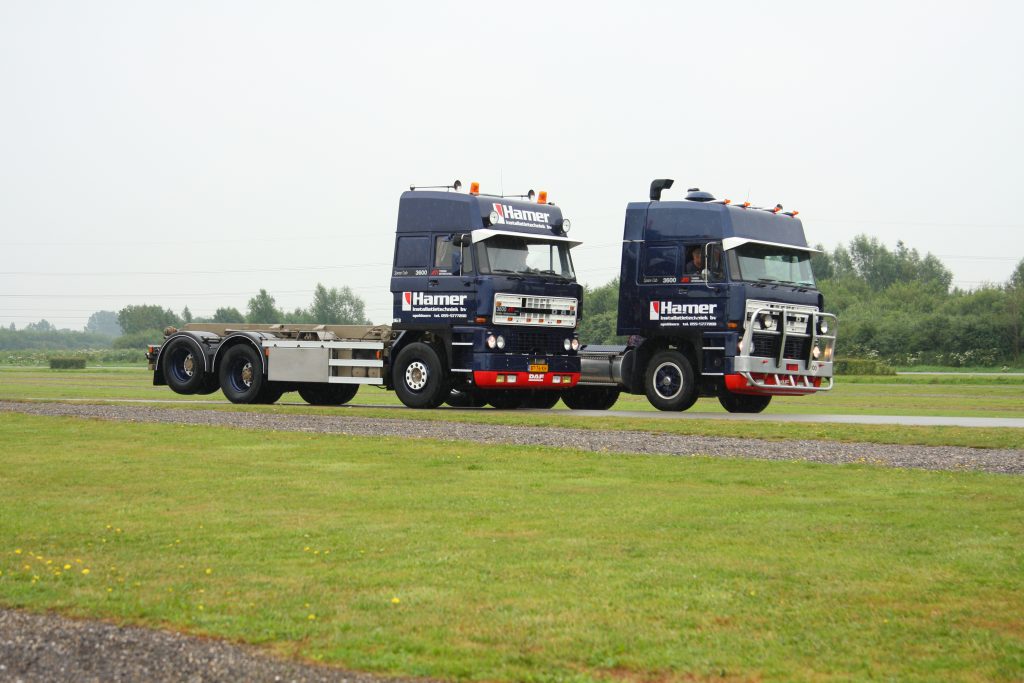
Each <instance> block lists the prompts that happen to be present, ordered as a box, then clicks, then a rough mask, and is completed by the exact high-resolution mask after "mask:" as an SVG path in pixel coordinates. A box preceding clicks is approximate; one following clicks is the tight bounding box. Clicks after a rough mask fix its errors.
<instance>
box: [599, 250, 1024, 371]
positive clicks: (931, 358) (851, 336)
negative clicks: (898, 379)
mask: <svg viewBox="0 0 1024 683" xmlns="http://www.w3.org/2000/svg"><path fill="white" fill-rule="evenodd" d="M817 248H818V249H819V250H820V253H817V254H815V255H814V256H813V258H812V269H813V270H814V274H815V277H816V279H817V283H818V288H819V289H820V290H821V292H822V294H823V295H824V297H825V309H826V310H827V311H828V312H829V313H834V314H836V316H837V317H838V318H839V339H838V342H837V352H838V354H839V355H841V356H843V357H847V358H851V357H853V358H875V359H880V360H885V361H888V362H891V363H893V364H896V365H924V364H928V365H944V366H952V367H959V366H971V365H989V366H991V365H999V364H1015V365H1019V364H1020V363H1021V360H1022V359H1021V353H1022V351H1024V348H1022V343H1024V339H1022V335H1024V259H1021V261H1020V262H1019V263H1018V264H1017V266H1016V268H1015V269H1014V271H1013V273H1012V275H1011V276H1010V278H1009V279H1008V280H1007V281H1006V282H1005V283H990V284H985V285H982V286H981V287H978V288H976V289H971V290H964V289H960V288H957V287H953V286H952V283H953V274H952V273H951V272H950V270H949V269H948V268H946V266H945V265H944V264H943V263H942V261H940V260H939V259H938V258H937V257H936V256H934V255H932V254H925V255H924V256H922V255H921V254H920V253H919V252H918V251H917V250H916V249H912V248H910V247H908V246H907V245H906V244H904V243H903V242H897V244H896V248H895V249H889V248H888V247H886V246H885V245H884V244H881V243H880V242H879V241H878V239H877V238H874V237H868V236H867V235H859V236H857V237H855V238H854V239H853V240H851V241H850V243H849V244H848V245H840V246H838V247H836V248H835V249H833V250H832V251H826V250H825V249H824V248H823V247H822V246H821V245H818V246H817ZM618 290H619V281H618V278H616V279H614V280H612V281H611V282H609V283H607V284H605V285H602V286H600V287H586V288H585V289H584V296H583V299H584V302H583V307H582V308H583V320H582V321H581V323H580V339H581V340H583V341H584V343H588V344H621V343H624V340H623V338H621V337H617V336H616V335H615V326H616V318H617V316H618Z"/></svg>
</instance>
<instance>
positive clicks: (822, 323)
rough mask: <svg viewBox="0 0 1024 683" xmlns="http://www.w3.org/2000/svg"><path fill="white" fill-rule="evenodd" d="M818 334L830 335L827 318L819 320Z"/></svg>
mask: <svg viewBox="0 0 1024 683" xmlns="http://www.w3.org/2000/svg"><path fill="white" fill-rule="evenodd" d="M818 334H828V320H826V319H825V318H820V319H819V320H818Z"/></svg>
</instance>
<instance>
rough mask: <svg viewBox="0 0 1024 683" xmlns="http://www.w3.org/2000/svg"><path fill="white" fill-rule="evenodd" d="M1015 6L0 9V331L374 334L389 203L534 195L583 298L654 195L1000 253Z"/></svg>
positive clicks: (846, 233) (1017, 223) (1013, 158)
mask: <svg viewBox="0 0 1024 683" xmlns="http://www.w3.org/2000/svg"><path fill="white" fill-rule="evenodd" d="M1022 23H1024V4H1021V3H1016V2H983V1H982V2H973V3H969V4H967V3H962V2H956V3H954V2H944V1H939V2H884V3H875V2H858V3H846V4H845V5H842V6H840V5H838V4H836V3H823V2H784V1H782V2H775V3H755V2H749V3H748V2H719V3H709V2H700V3H695V2H632V3H623V2H607V3H606V2H558V3H553V2H517V3H514V4H513V3H466V2H461V3H450V2H443V1H435V2H431V3H423V2H416V3H407V2H402V1H399V0H395V1H393V2H388V3H341V2H287V3H284V2H260V1H254V0H246V1H244V2H243V1H238V2H217V1H202V2H199V1H196V2H190V1H180V2H173V3H167V2H165V3H156V2H139V1H138V0H132V1H130V2H108V1H104V0H95V1H94V2H88V3H82V2H72V1H70V0H68V1H66V2H51V1H47V0H23V1H18V0H0V324H2V325H4V326H8V325H9V324H10V323H12V322H13V323H15V324H16V325H17V327H18V328H22V327H24V326H25V325H26V324H27V323H29V322H33V321H37V320H39V319H40V318H45V319H47V320H49V321H50V322H51V323H54V324H56V325H57V326H59V327H66V328H71V329H81V328H82V327H83V326H84V325H85V324H86V321H87V319H88V317H89V315H90V314H91V313H93V312H95V311H98V310H115V311H116V310H119V309H120V308H122V307H124V306H125V305H128V304H159V305H161V306H163V307H167V308H171V309H173V310H175V311H177V312H180V311H181V309H182V308H184V307H185V306H188V308H189V309H190V310H191V311H192V313H193V314H194V315H198V316H204V315H212V313H213V311H214V310H215V309H216V308H218V307H221V306H234V307H236V308H239V309H240V310H243V311H244V310H245V308H246V303H247V301H248V299H249V298H250V297H252V296H253V295H254V294H256V293H257V292H258V291H259V289H260V288H265V289H267V290H268V291H269V292H270V294H271V295H273V296H274V297H275V298H276V300H277V303H278V306H279V307H281V308H284V309H287V310H292V309H294V308H297V307H305V306H307V305H308V304H309V303H310V302H311V300H312V292H313V289H314V287H315V286H316V284H317V283H323V284H324V285H326V286H328V287H341V286H349V287H351V288H352V289H353V290H354V291H355V292H356V293H357V294H359V295H360V296H361V297H362V298H363V299H364V300H365V302H366V311H367V315H368V316H369V317H370V318H371V319H372V320H373V321H374V322H376V323H386V322H388V321H389V320H390V318H391V298H390V294H389V291H388V280H389V276H390V265H389V264H390V263H391V258H392V248H393V238H394V229H395V223H396V220H397V211H398V198H399V195H400V194H401V192H402V191H404V190H405V189H407V188H408V186H409V185H410V184H418V185H438V184H447V183H450V182H451V181H453V180H454V179H456V178H458V179H460V180H461V181H462V182H463V183H464V184H465V185H466V186H467V187H468V184H469V182H470V181H478V182H480V184H481V190H482V191H483V192H485V193H502V192H504V193H508V194H520V193H524V192H526V191H527V190H528V189H534V190H538V191H539V190H546V191H547V192H548V196H549V198H550V200H551V201H553V202H555V203H556V204H558V205H559V206H561V207H562V210H563V212H564V214H565V216H566V217H568V218H570V219H571V221H572V232H571V235H572V237H573V238H574V239H579V240H582V241H583V244H582V245H581V246H580V247H577V248H576V249H575V250H574V260H575V265H576V269H577V274H578V277H579V279H580V280H581V281H582V282H585V283H587V284H590V285H600V284H603V283H605V282H607V281H608V280H610V279H611V278H613V277H615V276H616V275H617V274H618V270H619V248H620V242H621V237H622V223H623V217H624V212H625V207H626V204H627V203H628V202H630V201H643V200H644V199H646V197H647V192H648V185H649V183H650V181H651V180H652V179H653V178H658V177H668V178H674V179H675V180H676V185H675V188H674V189H673V190H670V191H668V192H666V193H665V195H664V198H665V199H671V198H681V197H682V196H683V194H684V192H685V190H686V188H688V187H700V188H701V189H705V190H708V191H710V192H712V193H714V194H715V195H716V196H718V197H728V198H731V199H733V200H734V201H744V200H749V201H751V202H753V203H754V204H755V205H768V206H774V205H775V204H776V203H781V204H783V205H784V206H785V208H786V209H787V210H791V209H796V210H798V211H800V218H801V219H802V220H803V223H804V229H805V232H806V233H807V237H808V240H809V241H810V242H811V243H821V244H823V245H824V246H825V247H826V248H828V249H831V248H834V247H835V246H837V245H839V244H846V243H848V242H849V240H850V239H851V238H853V237H854V236H856V235H858V234H861V233H866V234H869V235H872V236H875V237H877V238H878V239H879V240H881V241H882V242H883V243H884V244H886V245H887V246H889V247H894V246H895V245H896V242H897V240H903V241H904V242H905V243H906V244H907V245H908V246H910V247H913V248H916V249H917V250H919V251H920V252H921V253H922V254H924V253H925V252H931V253H933V254H935V255H936V256H938V257H940V259H941V260H942V261H943V262H944V263H945V264H946V266H947V267H948V268H949V269H950V270H951V271H952V272H953V274H954V285H956V286H959V287H961V288H975V287H978V286H981V285H982V284H983V283H986V282H989V283H997V284H1000V283H1003V282H1005V281H1006V280H1007V279H1008V278H1009V276H1010V274H1011V272H1012V270H1013V268H1014V267H1015V265H1016V264H1017V263H1018V262H1019V261H1020V260H1021V258H1024V219H1022V218H1021V216H1020V209H1019V208H1018V206H1017V205H1018V204H1019V203H1020V200H1021V199H1022V180H1024V174H1022V172H1021V170H1020V165H1021V161H1022V159H1024V125H1022V124H1021V122H1022V121H1024V41H1022V40H1021V39H1020V35H1019V26H1020V25H1021V24H1022Z"/></svg>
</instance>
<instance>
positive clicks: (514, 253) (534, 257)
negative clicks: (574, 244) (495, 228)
mask: <svg viewBox="0 0 1024 683" xmlns="http://www.w3.org/2000/svg"><path fill="white" fill-rule="evenodd" d="M481 247H482V248H483V249H484V251H485V252H486V256H487V258H486V259H485V260H486V265H484V264H483V263H481V272H485V271H484V268H486V269H487V271H489V272H491V273H510V274H515V275H537V276H541V277H556V278H562V279H565V280H574V279H575V277H576V276H575V273H573V268H572V258H571V257H570V256H569V245H568V244H567V243H566V242H565V241H555V240H550V239H546V238H544V237H540V238H537V237H535V236H533V235H524V234H522V233H510V234H498V235H491V236H490V237H488V238H487V239H486V240H484V241H483V242H482V243H481Z"/></svg>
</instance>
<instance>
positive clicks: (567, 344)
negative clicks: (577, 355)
mask: <svg viewBox="0 0 1024 683" xmlns="http://www.w3.org/2000/svg"><path fill="white" fill-rule="evenodd" d="M562 347H563V348H564V349H565V350H566V351H568V350H569V349H571V348H572V340H571V339H566V340H565V341H564V342H562Z"/></svg>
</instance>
